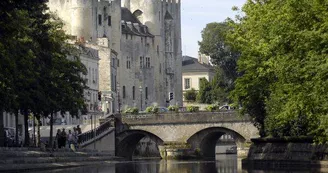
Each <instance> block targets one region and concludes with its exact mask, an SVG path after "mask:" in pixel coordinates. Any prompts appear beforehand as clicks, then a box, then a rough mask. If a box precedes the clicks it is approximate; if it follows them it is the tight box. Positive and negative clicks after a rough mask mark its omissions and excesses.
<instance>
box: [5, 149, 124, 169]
mask: <svg viewBox="0 0 328 173" xmlns="http://www.w3.org/2000/svg"><path fill="white" fill-rule="evenodd" d="M0 156H1V157H0V172H20V171H28V170H45V169H59V168H68V167H77V166H88V165H95V164H101V163H104V162H106V163H108V161H110V162H115V161H120V160H123V159H122V158H119V157H116V156H114V153H110V152H98V151H95V150H85V149H82V150H79V151H77V152H72V151H70V150H69V149H61V150H58V151H55V152H48V151H40V149H38V148H0Z"/></svg>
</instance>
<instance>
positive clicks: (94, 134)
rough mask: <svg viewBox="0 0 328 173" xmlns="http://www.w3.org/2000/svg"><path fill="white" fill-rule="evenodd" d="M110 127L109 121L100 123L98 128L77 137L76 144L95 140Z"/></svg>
mask: <svg viewBox="0 0 328 173" xmlns="http://www.w3.org/2000/svg"><path fill="white" fill-rule="evenodd" d="M111 127H112V126H111V122H110V120H108V121H106V122H104V123H102V124H101V125H100V126H99V127H97V128H95V129H92V130H89V131H87V132H84V133H82V134H80V135H78V142H79V144H83V143H86V142H88V141H90V140H93V139H94V138H96V137H97V136H99V135H100V134H102V133H103V132H105V131H107V130H108V129H109V128H111Z"/></svg>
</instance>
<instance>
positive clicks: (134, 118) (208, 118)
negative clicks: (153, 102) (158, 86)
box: [121, 110, 250, 125]
mask: <svg viewBox="0 0 328 173" xmlns="http://www.w3.org/2000/svg"><path fill="white" fill-rule="evenodd" d="M121 119H122V122H124V123H127V124H130V125H131V124H136V125H137V124H140V125H147V124H166V123H170V124H174V123H211V122H241V121H242V122H245V121H247V122H249V121H250V117H249V116H241V115H239V113H238V112H237V111H234V110H226V111H219V112H179V113H176V112H170V113H159V114H138V115H130V114H127V115H122V116H121Z"/></svg>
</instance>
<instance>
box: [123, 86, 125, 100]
mask: <svg viewBox="0 0 328 173" xmlns="http://www.w3.org/2000/svg"><path fill="white" fill-rule="evenodd" d="M123 98H124V99H125V86H123Z"/></svg>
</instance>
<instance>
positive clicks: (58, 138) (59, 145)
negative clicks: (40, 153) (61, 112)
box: [56, 129, 62, 148]
mask: <svg viewBox="0 0 328 173" xmlns="http://www.w3.org/2000/svg"><path fill="white" fill-rule="evenodd" d="M56 141H57V148H61V147H62V142H61V141H62V139H61V131H60V129H58V130H57V133H56Z"/></svg>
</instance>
